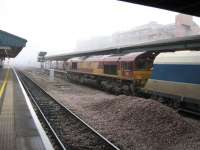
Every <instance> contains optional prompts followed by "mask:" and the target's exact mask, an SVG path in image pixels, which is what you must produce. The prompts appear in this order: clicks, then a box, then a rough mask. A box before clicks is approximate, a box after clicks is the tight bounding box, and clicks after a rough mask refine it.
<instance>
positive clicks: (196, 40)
mask: <svg viewBox="0 0 200 150" xmlns="http://www.w3.org/2000/svg"><path fill="white" fill-rule="evenodd" d="M178 50H200V35H195V36H188V37H181V38H172V39H167V40H158V41H155V42H146V43H142V44H135V45H128V46H123V47H117V48H116V47H110V48H107V49H96V50H87V51H77V52H72V53H66V54H61V55H53V56H47V57H45V59H46V60H67V59H69V58H71V57H80V56H91V55H106V54H119V53H128V52H144V51H155V52H170V51H178Z"/></svg>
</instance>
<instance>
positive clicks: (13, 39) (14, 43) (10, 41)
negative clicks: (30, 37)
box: [0, 30, 27, 58]
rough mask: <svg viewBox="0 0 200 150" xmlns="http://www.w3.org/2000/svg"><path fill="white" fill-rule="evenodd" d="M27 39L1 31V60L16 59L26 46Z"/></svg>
mask: <svg viewBox="0 0 200 150" xmlns="http://www.w3.org/2000/svg"><path fill="white" fill-rule="evenodd" d="M26 42H27V40H26V39H23V38H21V37H18V36H16V35H13V34H10V33H8V32H5V31H2V30H0V58H1V57H9V58H14V57H16V56H17V54H18V53H19V52H20V51H21V50H22V49H23V48H24V47H25V46H26Z"/></svg>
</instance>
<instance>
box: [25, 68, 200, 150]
mask: <svg viewBox="0 0 200 150" xmlns="http://www.w3.org/2000/svg"><path fill="white" fill-rule="evenodd" d="M26 73H27V74H28V75H29V76H30V77H31V78H32V79H34V80H35V81H36V82H37V83H38V84H39V85H41V87H43V88H45V89H46V90H47V91H48V92H49V93H50V94H51V95H52V96H54V97H55V98H56V99H57V100H59V101H60V102H61V103H63V104H64V105H66V106H67V107H68V108H70V109H71V110H72V111H73V112H75V113H76V114H77V115H78V116H80V117H81V118H82V119H83V120H84V121H86V122H87V123H88V124H89V125H91V126H92V127H93V128H95V129H96V130H97V131H98V132H100V133H101V134H102V135H104V136H105V137H106V138H107V139H109V140H110V141H111V142H113V143H114V144H116V145H117V146H118V147H120V148H121V149H124V150H127V149H131V150H168V149H170V150H184V149H185V150H198V149H200V132H199V131H198V130H199V128H198V127H197V126H193V125H192V124H190V122H189V121H185V120H184V119H183V118H182V117H181V116H180V115H179V114H177V113H176V112H175V111H173V110H172V109H171V108H168V107H166V106H164V105H162V104H160V103H158V102H156V101H153V100H150V99H149V100H146V99H142V98H138V97H131V96H125V95H120V96H114V95H110V94H107V93H104V92H102V91H99V90H95V89H91V88H88V87H85V86H81V85H75V84H72V83H70V82H68V81H63V80H61V79H55V81H53V82H52V81H49V80H48V77H47V76H46V75H44V74H42V73H41V72H38V71H36V70H34V71H30V70H29V71H28V70H26Z"/></svg>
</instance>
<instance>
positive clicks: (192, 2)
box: [121, 0, 200, 17]
mask: <svg viewBox="0 0 200 150" xmlns="http://www.w3.org/2000/svg"><path fill="white" fill-rule="evenodd" d="M121 1H125V2H130V3H135V4H141V5H145V6H151V7H156V8H161V9H166V10H171V11H176V12H180V13H184V14H188V15H193V16H199V17H200V9H199V8H200V1H198V0H189V1H187V0H186V1H184V0H158V1H156V0H121Z"/></svg>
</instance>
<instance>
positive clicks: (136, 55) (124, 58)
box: [120, 52, 145, 61]
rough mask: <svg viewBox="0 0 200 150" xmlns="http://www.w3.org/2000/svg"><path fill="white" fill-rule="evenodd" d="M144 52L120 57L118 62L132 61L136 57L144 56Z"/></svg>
mask: <svg viewBox="0 0 200 150" xmlns="http://www.w3.org/2000/svg"><path fill="white" fill-rule="evenodd" d="M144 53H145V52H135V53H128V54H126V55H124V56H122V57H121V59H120V61H134V60H135V59H136V57H138V56H139V55H141V54H144Z"/></svg>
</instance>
